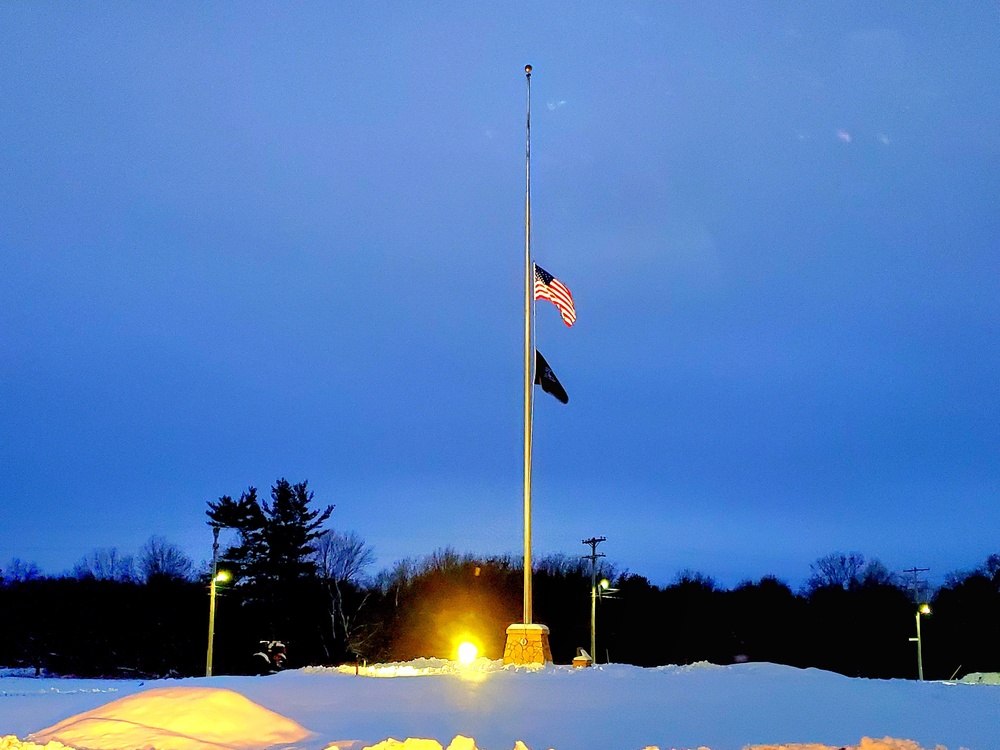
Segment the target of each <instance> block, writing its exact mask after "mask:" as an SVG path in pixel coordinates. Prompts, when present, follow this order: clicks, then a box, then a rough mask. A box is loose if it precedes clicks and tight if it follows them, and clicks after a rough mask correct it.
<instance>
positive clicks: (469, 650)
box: [458, 641, 479, 664]
mask: <svg viewBox="0 0 1000 750" xmlns="http://www.w3.org/2000/svg"><path fill="white" fill-rule="evenodd" d="M478 655H479V649H478V648H476V644H474V643H470V642H469V641H462V642H461V643H460V644H459V645H458V663H459V664H472V662H474V661H475V660H476V657H477V656H478Z"/></svg>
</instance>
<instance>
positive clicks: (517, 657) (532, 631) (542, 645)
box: [503, 622, 552, 664]
mask: <svg viewBox="0 0 1000 750" xmlns="http://www.w3.org/2000/svg"><path fill="white" fill-rule="evenodd" d="M503 663H504V664H551V663H552V649H551V648H549V628H548V626H547V625H534V624H527V625H526V624H524V623H518V622H516V623H514V624H513V625H509V626H508V627H507V645H506V646H504V649H503Z"/></svg>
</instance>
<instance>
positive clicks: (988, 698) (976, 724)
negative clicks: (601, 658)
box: [0, 660, 1000, 750]
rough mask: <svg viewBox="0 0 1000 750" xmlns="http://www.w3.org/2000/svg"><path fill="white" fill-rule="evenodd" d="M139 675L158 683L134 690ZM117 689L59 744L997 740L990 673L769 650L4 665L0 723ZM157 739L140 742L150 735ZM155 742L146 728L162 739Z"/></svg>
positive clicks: (961, 743)
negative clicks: (609, 661)
mask: <svg viewBox="0 0 1000 750" xmlns="http://www.w3.org/2000/svg"><path fill="white" fill-rule="evenodd" d="M164 688H168V689H170V690H166V691H164V690H163V689H164ZM178 688H181V689H182V690H179V691H178V690H177V689H178ZM192 688H212V689H218V690H191V689H192ZM152 690H158V691H159V692H158V693H149V695H148V696H147V695H146V694H145V693H146V691H152ZM223 691H231V692H223ZM140 694H141V695H140ZM234 694H235V695H234ZM129 696H135V698H134V699H133V700H132V701H131V702H130V708H129V709H128V710H129V711H130V712H131V713H129V714H128V720H127V722H126V721H125V719H124V718H123V716H124V714H122V715H121V716H117V717H116V716H110V715H109V714H110V713H113V711H112V710H111V709H103V710H104V713H105V714H106V715H104V716H103V718H102V717H101V716H100V715H101V712H100V711H98V712H97V714H98V717H97V718H95V717H94V716H91V717H89V718H86V717H85V719H86V720H85V721H83V720H76V722H75V723H76V728H77V731H78V732H85V733H86V732H90V735H88V736H87V737H86V741H81V739H80V736H81V735H79V734H78V735H76V739H75V741H74V742H73V743H65V744H72V745H73V746H76V747H88V748H101V749H104V748H111V747H125V746H123V745H121V744H119V745H115V744H114V743H113V742H112V741H111V740H108V739H104V740H102V739H101V738H100V737H99V736H98V735H100V734H101V733H102V731H103V733H104V734H105V735H110V732H109V730H108V728H109V727H111V726H112V724H114V726H116V727H119V728H120V726H121V725H122V724H124V723H135V722H139V723H142V722H145V725H144V726H145V728H146V729H148V730H149V731H150V732H153V733H154V734H155V732H157V731H162V732H163V735H162V736H163V737H167V736H168V735H169V734H171V733H172V734H173V735H174V736H175V738H176V735H178V733H179V732H183V733H184V734H185V735H186V736H187V737H188V738H189V739H192V741H193V740H194V739H196V737H195V736H196V735H197V734H198V732H199V731H205V732H208V728H212V731H213V732H215V737H214V739H211V742H213V743H214V744H213V745H211V746H212V747H216V748H224V747H234V748H235V747H243V748H251V747H263V746H265V745H266V743H267V742H268V741H266V740H265V739H264V734H263V731H264V730H265V727H275V726H276V725H277V724H276V722H278V721H279V720H280V717H284V718H287V719H290V720H292V722H291V723H290V725H291V724H292V723H295V724H298V725H301V727H304V728H305V729H307V730H309V732H311V734H310V735H309V736H308V737H307V738H306V739H304V740H294V741H293V740H289V741H290V742H292V744H293V745H294V747H297V748H309V749H310V750H312V749H314V748H315V749H319V748H328V747H330V746H331V745H333V744H334V743H337V745H338V746H340V747H350V748H356V749H360V748H363V747H370V746H372V745H375V744H377V743H379V742H380V741H383V740H386V739H387V738H390V737H392V738H396V739H400V740H402V739H404V738H408V737H409V738H428V739H434V740H437V741H438V742H440V743H441V744H442V745H443V746H445V747H447V746H448V744H449V743H450V742H452V740H453V739H454V738H455V737H456V736H458V735H461V736H464V737H468V738H472V739H473V740H474V741H475V746H476V747H478V748H480V749H482V748H487V749H488V750H508V749H509V748H513V747H514V746H515V743H516V742H517V741H518V740H521V741H522V742H523V743H524V745H526V746H527V747H528V748H530V749H531V750H545V749H546V748H555V749H556V750H590V749H591V748H592V749H593V750H616V749H618V748H621V749H623V750H625V749H630V748H635V749H636V750H638V749H639V748H645V747H649V746H657V747H659V748H697V747H710V748H712V750H730V749H733V750H738V749H739V748H743V747H746V746H749V745H779V744H794V743H803V744H805V743H815V744H816V745H825V746H830V747H833V748H840V747H844V746H858V745H860V744H861V743H862V738H865V737H871V738H885V737H892V738H897V739H905V740H911V741H913V742H914V743H916V744H917V745H919V746H920V747H924V748H934V747H937V746H939V745H940V746H944V747H947V748H948V749H949V750H958V748H969V750H1000V685H991V684H962V683H943V682H924V683H920V682H915V681H910V680H866V679H852V678H848V677H843V676H841V675H838V674H833V673H830V672H823V671H820V670H816V669H795V668H792V667H786V666H779V665H774V664H737V665H732V666H724V667H723V666H714V665H710V664H695V665H690V666H683V667H660V668H656V669H641V668H638V667H630V666H623V665H602V666H600V667H596V668H591V669H573V668H571V667H563V666H548V667H545V668H539V669H528V668H510V667H508V668H504V667H503V666H502V665H501V664H500V663H499V662H492V661H486V660H479V661H477V662H475V663H473V664H472V665H471V666H469V667H462V666H460V665H458V664H456V663H454V662H447V661H439V660H420V661H416V662H410V663H407V664H397V665H385V666H380V667H375V668H371V669H369V670H367V671H365V670H362V673H361V674H358V675H355V674H354V671H353V670H344V669H341V670H334V669H304V670H296V671H290V672H285V673H282V674H278V675H273V676H270V677H213V678H199V679H185V680H164V681H156V682H140V681H118V680H82V679H64V678H50V679H46V678H41V679H37V678H34V677H30V676H22V675H20V674H16V673H10V672H8V673H7V674H6V676H0V737H2V736H4V735H14V736H16V737H18V738H21V740H26V739H28V738H29V735H34V736H35V738H36V739H37V740H39V742H40V743H41V742H42V741H43V740H48V739H59V737H58V736H55V737H53V736H52V735H39V734H38V733H40V732H42V730H44V729H46V728H49V727H51V726H53V725H56V724H57V723H59V722H62V721H63V720H65V719H67V718H69V717H76V716H77V715H79V714H82V713H84V712H87V711H90V710H92V709H96V708H98V707H102V706H104V705H105V704H109V703H110V702H112V701H117V700H119V699H122V698H126V697H129ZM154 696H159V700H160V701H161V702H160V703H158V704H156V705H157V706H163V705H166V704H165V703H163V701H164V700H165V698H164V697H163V696H166V697H167V698H173V699H174V706H175V708H176V706H177V705H179V704H177V698H178V696H181V697H182V698H183V699H184V700H186V701H187V702H186V703H183V704H182V705H183V706H184V708H183V710H182V713H183V714H184V717H185V718H184V721H185V723H184V726H183V727H181V726H180V725H179V724H178V721H179V719H178V718H177V716H176V715H173V716H171V715H170V713H169V711H165V710H164V709H162V708H155V709H154V708H152V706H153V705H154V704H153V702H152V701H153V697H154ZM206 696H208V697H206ZM212 696H215V697H214V698H213V697H212ZM244 698H245V699H248V701H249V702H248V701H247V700H244ZM213 700H214V702H213ZM250 702H252V703H250ZM126 703H129V702H126ZM115 705H116V706H117V705H123V704H115ZM264 709H267V711H264ZM115 710H120V711H124V710H126V709H124V708H121V709H115ZM255 711H256V712H257V713H254V712H255ZM269 712H273V714H278V715H280V717H274V716H273V714H272V713H269ZM137 716H138V717H140V719H137V718H136V717H137ZM226 717H228V718H229V719H230V720H231V721H229V723H228V724H226V723H225V722H226V721H227V718H226ZM268 717H270V718H268ZM102 721H103V722H104V724H103V725H102ZM171 722H173V724H171ZM199 722H200V724H199ZM70 723H73V722H70ZM158 723H159V725H160V726H157V724H158ZM258 724H259V728H258V726H257V725H258ZM167 725H170V726H167ZM230 725H232V727H233V728H232V729H227V728H226V727H228V726H230ZM102 726H103V730H102ZM199 726H201V727H203V728H205V729H204V730H199V728H198V727H199ZM220 733H221V734H220ZM151 736H152V735H151ZM157 736H160V735H157ZM200 739H204V740H205V741H206V742H207V741H209V740H210V738H209V737H208V736H207V735H206V736H205V737H203V738H200ZM171 741H172V740H171ZM351 741H353V742H351ZM159 742H160V741H159V740H157V741H155V742H153V745H154V746H156V747H160V746H161V745H160V744H159ZM271 742H272V743H273V740H272V741H271ZM7 743H8V745H12V746H17V744H18V743H17V742H14V741H13V740H10V739H8V740H7ZM102 743H104V744H102ZM108 743H110V744H108ZM168 744H169V742H168V740H167V739H164V740H163V741H162V746H163V747H166V746H168ZM172 746H176V747H181V746H182V745H172ZM189 746H190V747H209V746H210V745H208V744H203V745H196V744H192V745H189ZM457 746H458V744H457V743H456V747H457ZM889 746H895V747H900V748H902V747H906V746H908V743H895V744H894V743H889ZM2 747H3V741H0V748H2ZM909 747H913V745H909Z"/></svg>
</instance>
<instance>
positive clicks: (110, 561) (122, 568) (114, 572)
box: [73, 547, 137, 581]
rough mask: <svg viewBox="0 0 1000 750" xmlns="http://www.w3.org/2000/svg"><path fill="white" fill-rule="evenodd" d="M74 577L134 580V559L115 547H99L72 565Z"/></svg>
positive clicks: (135, 578) (102, 579)
mask: <svg viewBox="0 0 1000 750" xmlns="http://www.w3.org/2000/svg"><path fill="white" fill-rule="evenodd" d="M73 576H74V577H75V578H96V579H97V580H98V581H135V580H137V577H136V574H135V560H134V559H133V558H132V555H123V554H122V553H121V552H119V551H118V548H117V547H99V548H97V549H95V550H93V551H91V552H89V553H88V554H87V555H85V556H84V558H83V559H82V560H80V562H78V563H77V564H76V565H75V566H73Z"/></svg>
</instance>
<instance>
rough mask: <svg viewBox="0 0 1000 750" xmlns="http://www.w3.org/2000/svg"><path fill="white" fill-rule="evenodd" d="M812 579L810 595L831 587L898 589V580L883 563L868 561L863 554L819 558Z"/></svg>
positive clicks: (808, 591)
mask: <svg viewBox="0 0 1000 750" xmlns="http://www.w3.org/2000/svg"><path fill="white" fill-rule="evenodd" d="M809 569H810V570H812V575H811V576H809V579H808V580H807V581H806V592H807V593H811V592H813V591H816V590H817V589H821V588H826V587H830V586H834V587H838V588H842V589H845V590H847V589H854V588H857V587H859V586H871V585H880V584H884V585H896V583H897V581H896V576H895V574H893V573H892V572H891V571H890V570H889V569H888V568H887V567H886V566H885V565H883V564H882V563H881V562H880V561H879V560H877V559H875V560H867V561H866V560H865V556H864V555H862V554H861V553H860V552H848V553H847V554H844V553H843V552H834V553H832V554H829V555H826V556H825V557H821V558H819V559H818V560H817V561H816V562H814V563H812V564H811V565H810V566H809Z"/></svg>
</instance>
